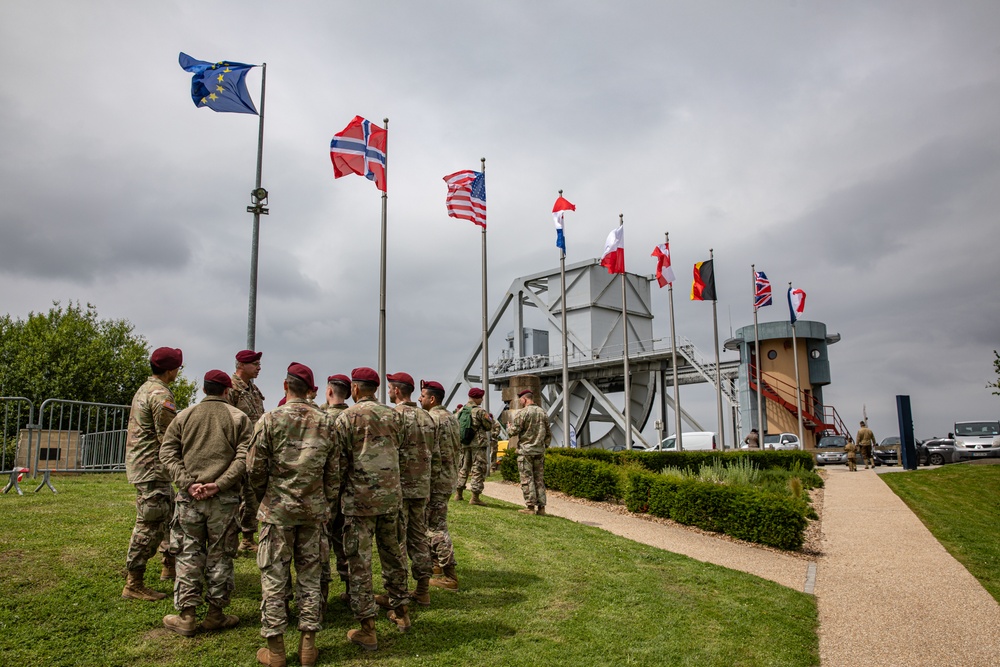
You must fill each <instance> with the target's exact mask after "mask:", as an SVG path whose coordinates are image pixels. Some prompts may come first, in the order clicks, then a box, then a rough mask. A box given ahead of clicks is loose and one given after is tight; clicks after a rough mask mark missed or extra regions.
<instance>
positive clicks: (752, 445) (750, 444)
mask: <svg viewBox="0 0 1000 667" xmlns="http://www.w3.org/2000/svg"><path fill="white" fill-rule="evenodd" d="M743 444H744V445H746V446H747V449H760V434H758V433H757V429H755V428H752V429H750V434H749V435H748V436H747V437H745V438H743Z"/></svg>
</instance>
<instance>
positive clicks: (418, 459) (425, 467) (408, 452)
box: [396, 401, 435, 498]
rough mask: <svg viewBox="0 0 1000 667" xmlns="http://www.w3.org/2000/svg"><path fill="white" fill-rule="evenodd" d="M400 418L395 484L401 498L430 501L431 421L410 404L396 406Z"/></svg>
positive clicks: (419, 409) (426, 415)
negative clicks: (398, 487)
mask: <svg viewBox="0 0 1000 667" xmlns="http://www.w3.org/2000/svg"><path fill="white" fill-rule="evenodd" d="M396 411H397V412H399V413H400V414H401V415H403V440H402V443H401V444H400V447H399V480H400V484H401V486H402V487H403V497H404V498H430V496H431V450H432V449H433V448H434V429H435V426H434V420H433V419H431V418H430V415H428V414H427V411H426V410H424V409H422V408H420V407H419V406H417V404H416V403H413V402H412V401H410V402H407V403H397V404H396Z"/></svg>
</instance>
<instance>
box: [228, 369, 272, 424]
mask: <svg viewBox="0 0 1000 667" xmlns="http://www.w3.org/2000/svg"><path fill="white" fill-rule="evenodd" d="M229 402H230V403H231V404H233V405H235V406H236V407H237V408H239V409H240V411H241V412H243V414H245V415H246V416H247V417H249V418H250V425H251V426H253V425H254V424H256V423H257V420H258V419H260V418H261V415H263V414H264V394H262V393H260V389H258V388H257V385H256V384H255V383H254V382H253V381H252V380H251V381H250V382H244V381H243V379H242V378H241V377H240V376H239V375H237V374H236V373H233V388H232V389H230V390H229Z"/></svg>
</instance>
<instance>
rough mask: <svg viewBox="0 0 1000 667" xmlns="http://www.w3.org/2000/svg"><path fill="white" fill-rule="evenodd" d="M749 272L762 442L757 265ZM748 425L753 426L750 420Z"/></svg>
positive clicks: (762, 403) (759, 433) (758, 419)
mask: <svg viewBox="0 0 1000 667" xmlns="http://www.w3.org/2000/svg"><path fill="white" fill-rule="evenodd" d="M750 273H751V274H752V275H753V358H754V363H755V365H756V366H757V431H758V436H760V442H764V433H765V431H764V412H763V409H764V399H763V395H762V394H761V384H760V379H761V374H762V371H761V368H760V366H761V361H760V333H759V331H758V330H757V266H756V265H754V264H751V265H750ZM750 426H751V427H753V421H752V420H751V422H750Z"/></svg>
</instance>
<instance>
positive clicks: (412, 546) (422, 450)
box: [375, 373, 435, 608]
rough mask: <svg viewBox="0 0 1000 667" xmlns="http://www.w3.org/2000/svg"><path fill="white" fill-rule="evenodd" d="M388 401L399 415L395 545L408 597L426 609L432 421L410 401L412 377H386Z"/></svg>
mask: <svg viewBox="0 0 1000 667" xmlns="http://www.w3.org/2000/svg"><path fill="white" fill-rule="evenodd" d="M386 379H387V380H389V400H390V401H392V402H393V403H395V404H396V410H397V411H398V412H399V413H400V414H402V416H403V438H402V443H401V444H400V448H399V477H400V484H401V487H402V490H403V502H402V503H401V505H400V508H399V546H400V550H401V551H402V554H403V563H406V558H407V556H409V558H410V572H411V574H413V580H414V581H415V582H416V583H417V587H416V590H414V591H413V595H412V596H411V597H412V598H413V600H414V601H415V602H416V603H417V604H419V605H420V606H422V607H429V606H430V604H431V596H430V592H429V584H430V579H431V574H433V564H432V563H431V544H430V539H429V538H428V537H427V499H428V498H429V497H430V494H431V450H432V449H433V448H434V431H435V427H434V420H433V419H431V418H430V416H429V415H428V414H427V412H426V411H424V410H423V409H421V408H420V407H419V406H418V405H417V404H416V403H414V402H413V401H412V400H410V396H411V395H412V394H413V377H412V376H411V375H410V374H409V373H395V374H392V375H387V376H386ZM375 602H376V604H378V605H379V606H380V607H386V608H387V607H388V605H389V598H388V596H385V595H376V596H375Z"/></svg>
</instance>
